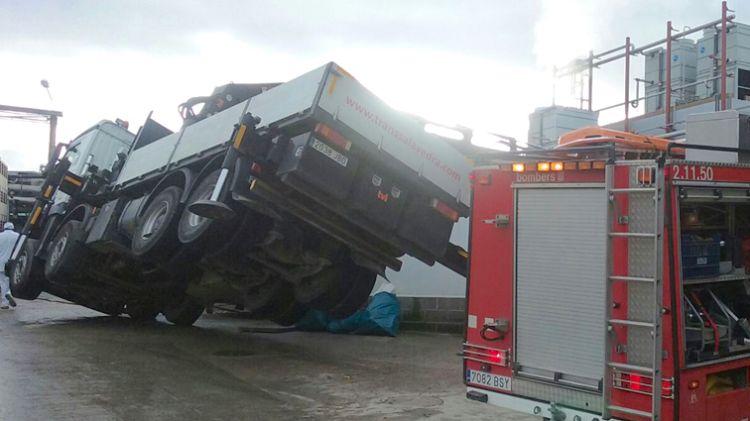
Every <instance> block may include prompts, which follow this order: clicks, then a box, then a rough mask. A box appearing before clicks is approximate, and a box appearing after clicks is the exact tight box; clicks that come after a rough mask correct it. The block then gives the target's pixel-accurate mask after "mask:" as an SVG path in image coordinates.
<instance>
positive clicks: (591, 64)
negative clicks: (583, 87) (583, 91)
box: [589, 50, 594, 111]
mask: <svg viewBox="0 0 750 421" xmlns="http://www.w3.org/2000/svg"><path fill="white" fill-rule="evenodd" d="M593 96H594V50H589V111H591V110H592V108H593V106H594V105H593V104H592V102H593V101H592V100H593Z"/></svg>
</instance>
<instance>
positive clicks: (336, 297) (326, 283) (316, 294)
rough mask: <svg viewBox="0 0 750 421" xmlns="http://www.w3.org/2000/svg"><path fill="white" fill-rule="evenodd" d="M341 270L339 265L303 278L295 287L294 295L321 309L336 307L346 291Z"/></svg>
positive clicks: (304, 302) (303, 301)
mask: <svg viewBox="0 0 750 421" xmlns="http://www.w3.org/2000/svg"><path fill="white" fill-rule="evenodd" d="M341 280H342V275H341V270H340V268H338V267H337V266H331V267H327V268H325V269H323V270H322V271H321V272H320V273H318V274H316V275H314V276H312V277H310V278H307V279H303V280H302V281H301V282H300V283H299V284H298V285H296V286H295V287H294V297H295V298H296V300H297V301H299V302H300V303H302V304H306V305H308V306H309V307H310V308H314V309H316V310H320V311H328V310H330V309H332V308H333V307H335V306H336V305H337V304H338V303H339V302H340V301H341V300H342V299H343V298H344V294H345V292H346V289H345V286H343V285H341Z"/></svg>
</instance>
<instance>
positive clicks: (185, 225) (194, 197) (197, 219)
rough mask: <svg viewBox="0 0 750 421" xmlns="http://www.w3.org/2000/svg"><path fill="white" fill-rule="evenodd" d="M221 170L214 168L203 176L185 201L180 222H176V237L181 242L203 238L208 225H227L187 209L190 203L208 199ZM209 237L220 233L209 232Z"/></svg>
mask: <svg viewBox="0 0 750 421" xmlns="http://www.w3.org/2000/svg"><path fill="white" fill-rule="evenodd" d="M220 172H221V170H220V169H219V170H216V171H213V172H211V173H209V174H208V175H206V176H205V177H203V179H202V180H201V181H200V183H198V185H197V186H196V187H195V189H193V191H192V192H191V193H190V197H189V198H188V201H187V206H185V209H184V210H183V211H182V216H181V217H180V222H179V223H178V224H177V238H179V240H180V242H181V243H182V244H191V243H197V242H199V241H200V240H203V239H204V238H206V237H209V236H208V235H203V234H204V233H206V231H207V230H208V229H209V227H214V228H216V227H217V226H222V227H227V226H228V224H222V223H221V222H222V221H216V220H213V219H210V218H204V217H202V216H198V215H196V214H194V213H193V212H190V211H189V210H188V207H189V206H190V204H192V203H194V202H197V201H199V200H208V199H209V198H210V197H211V193H213V191H214V187H215V186H216V181H218V179H219V173H220ZM210 235H211V237H210V238H222V235H221V234H220V233H216V232H213V233H210Z"/></svg>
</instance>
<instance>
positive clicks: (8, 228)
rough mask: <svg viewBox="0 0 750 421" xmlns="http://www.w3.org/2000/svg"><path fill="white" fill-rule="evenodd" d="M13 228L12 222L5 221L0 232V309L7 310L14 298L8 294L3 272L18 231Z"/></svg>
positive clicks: (8, 283) (13, 305)
mask: <svg viewBox="0 0 750 421" xmlns="http://www.w3.org/2000/svg"><path fill="white" fill-rule="evenodd" d="M14 228H15V227H14V226H13V223H12V222H6V223H5V226H4V227H3V232H0V295H1V297H0V309H3V310H7V309H8V305H10V306H12V307H15V306H16V300H14V299H13V296H11V295H10V282H9V279H8V274H7V273H5V264H6V263H8V259H10V254H11V253H12V252H13V246H15V244H16V240H17V239H18V233H17V232H15V231H13V229H14Z"/></svg>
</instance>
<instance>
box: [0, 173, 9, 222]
mask: <svg viewBox="0 0 750 421" xmlns="http://www.w3.org/2000/svg"><path fill="white" fill-rule="evenodd" d="M7 221H8V166H7V165H5V162H3V161H2V160H0V223H5V222H7Z"/></svg>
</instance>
